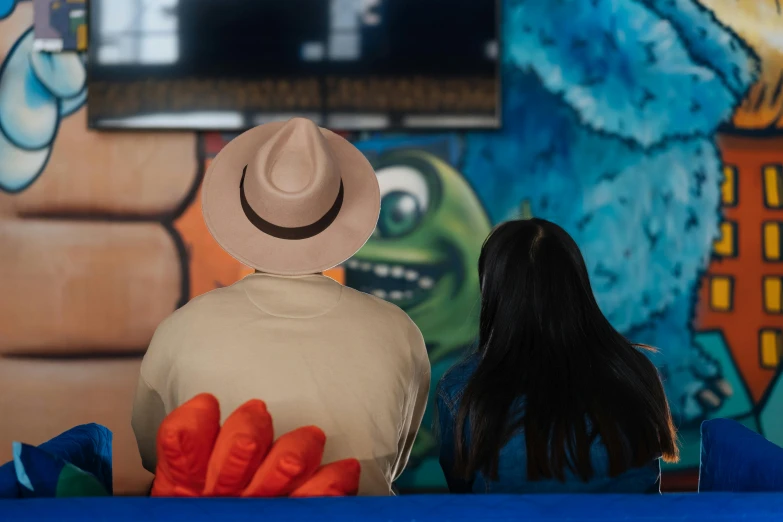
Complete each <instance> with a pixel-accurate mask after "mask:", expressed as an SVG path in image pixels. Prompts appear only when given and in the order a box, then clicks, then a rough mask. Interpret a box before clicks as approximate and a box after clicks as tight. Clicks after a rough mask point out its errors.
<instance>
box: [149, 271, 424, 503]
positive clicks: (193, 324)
mask: <svg viewBox="0 0 783 522" xmlns="http://www.w3.org/2000/svg"><path fill="white" fill-rule="evenodd" d="M429 381H430V366H429V361H428V359H427V353H426V349H425V347H424V341H423V339H422V337H421V333H420V332H419V330H418V329H417V328H416V326H415V325H414V324H413V323H412V321H411V320H410V319H409V318H408V317H407V316H406V315H405V314H404V313H403V312H402V311H401V310H400V309H398V308H397V307H395V306H394V305H391V304H389V303H386V302H385V301H382V300H380V299H377V298H375V297H372V296H369V295H366V294H363V293H361V292H357V291H355V290H352V289H350V288H346V287H343V286H341V285H340V284H338V283H336V282H335V281H333V280H331V279H329V278H327V277H324V276H321V275H311V276H299V277H283V276H271V275H265V274H255V275H252V276H248V277H246V278H245V279H243V280H242V281H240V282H239V283H237V284H235V285H233V286H231V287H228V288H223V289H219V290H215V291H213V292H210V293H208V294H206V295H204V296H202V297H199V298H197V299H195V300H193V301H192V302H191V303H189V304H188V305H186V306H185V307H183V308H182V309H181V310H180V311H178V312H177V313H175V314H174V315H172V316H171V317H170V318H169V319H167V320H166V321H165V322H164V323H163V324H161V326H160V327H159V328H158V331H157V332H156V334H155V337H154V338H153V341H152V343H151V345H150V348H149V351H148V353H147V355H146V357H145V360H144V363H143V364H142V371H141V383H140V386H139V393H138V394H137V397H136V405H135V407H134V430H135V431H136V436H137V439H138V441H139V449H140V451H141V453H142V458H143V460H144V464H145V467H147V468H148V469H150V468H152V469H151V471H154V463H155V457H154V451H155V434H156V431H157V427H158V425H159V422H160V420H162V416H163V415H165V414H167V413H169V412H171V411H172V410H173V409H174V408H176V407H177V406H179V405H180V404H182V403H184V402H186V401H187V400H189V399H190V398H192V397H194V396H195V395H197V394H199V393H211V394H213V395H215V396H216V397H217V398H218V400H219V401H220V406H221V413H222V415H223V419H225V418H226V417H227V416H228V415H229V414H230V413H231V412H232V411H233V410H234V409H236V408H237V407H238V406H239V405H241V404H242V403H244V402H245V401H247V400H249V399H251V398H258V399H262V400H263V401H265V402H266V404H267V406H268V408H269V411H270V413H271V414H272V418H273V419H274V423H275V432H276V434H277V435H279V434H282V433H285V432H288V431H291V430H293V429H295V428H298V427H300V426H305V425H316V426H318V427H320V428H321V429H322V430H324V432H325V433H326V436H327V444H326V452H325V454H324V462H331V461H334V460H339V459H343V458H351V457H352V458H356V459H358V460H359V461H360V462H361V464H362V480H361V484H360V491H359V492H360V494H363V495H388V494H390V492H391V491H390V486H391V482H392V481H393V480H394V479H395V478H396V477H397V476H398V475H399V473H401V472H402V470H403V469H404V467H405V464H406V462H407V459H408V455H409V453H410V449H411V446H412V444H413V438H414V437H415V435H416V432H417V431H418V428H419V424H420V422H421V417H422V415H423V413H424V408H425V406H426V398H427V393H428V390H429ZM156 396H159V398H158V397H156ZM155 410H157V411H155Z"/></svg>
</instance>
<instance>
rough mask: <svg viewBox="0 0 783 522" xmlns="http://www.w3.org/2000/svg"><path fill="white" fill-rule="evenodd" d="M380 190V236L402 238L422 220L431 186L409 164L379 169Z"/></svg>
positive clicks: (377, 232)
mask: <svg viewBox="0 0 783 522" xmlns="http://www.w3.org/2000/svg"><path fill="white" fill-rule="evenodd" d="M377 175H378V185H379V186H380V189H381V215H380V217H379V218H378V228H377V229H376V236H378V237H389V238H391V237H399V236H402V235H405V234H407V233H409V232H410V231H411V230H413V229H414V228H416V226H417V225H418V224H419V223H420V222H421V220H422V218H423V217H424V216H425V215H426V213H427V209H428V208H429V206H430V189H429V186H428V184H427V180H426V179H425V178H424V174H422V173H421V172H419V171H418V170H416V169H415V168H413V167H409V166H407V165H395V166H391V167H385V168H382V169H380V170H378V172H377Z"/></svg>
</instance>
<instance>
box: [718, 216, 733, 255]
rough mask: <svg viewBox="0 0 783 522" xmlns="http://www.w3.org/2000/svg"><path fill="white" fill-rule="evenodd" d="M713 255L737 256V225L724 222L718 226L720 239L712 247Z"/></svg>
mask: <svg viewBox="0 0 783 522" xmlns="http://www.w3.org/2000/svg"><path fill="white" fill-rule="evenodd" d="M713 249H714V251H715V253H716V254H717V255H719V256H722V257H734V256H736V255H737V224H736V223H734V222H732V221H724V222H723V223H721V224H720V237H719V238H718V239H717V240H716V241H715V243H714V245H713Z"/></svg>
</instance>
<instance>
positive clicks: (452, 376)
mask: <svg viewBox="0 0 783 522" xmlns="http://www.w3.org/2000/svg"><path fill="white" fill-rule="evenodd" d="M479 278H480V279H479V280H480V284H481V327H480V334H479V341H478V348H477V350H476V351H475V352H474V353H472V354H470V355H469V356H468V357H467V358H466V359H465V360H464V361H462V362H461V363H459V364H457V365H456V366H454V367H453V368H452V369H450V370H449V371H448V372H447V373H446V375H445V376H444V377H443V379H441V381H440V383H439V385H438V390H437V408H438V424H439V428H440V430H439V432H440V439H441V459H440V461H441V466H442V467H443V471H444V473H445V475H446V479H447V482H448V484H449V489H450V490H451V491H452V492H455V493H456V492H459V493H467V492H475V493H489V492H492V493H500V492H502V493H528V492H530V493H544V492H624V493H642V492H657V491H659V479H660V465H659V459H661V458H663V460H664V461H666V462H675V461H677V459H678V448H677V436H676V433H675V429H674V425H673V423H672V418H671V413H670V411H669V404H668V402H667V400H666V395H665V394H664V391H663V386H662V384H661V381H660V378H659V376H658V372H657V370H656V368H655V366H653V364H652V363H651V362H650V360H649V359H648V358H647V357H646V356H645V354H644V352H645V351H650V350H652V348H650V347H647V346H642V345H636V344H633V343H631V342H629V341H628V340H626V339H625V338H624V337H623V336H622V335H620V334H619V333H618V332H617V331H616V330H615V329H614V328H613V327H612V326H611V325H610V324H609V322H608V321H607V320H606V318H605V317H604V315H603V314H602V313H601V310H600V309H599V308H598V304H597V303H596V301H595V297H594V296H593V291H592V288H591V287H590V280H589V277H588V274H587V268H586V266H585V262H584V260H583V259H582V254H581V253H580V252H579V248H578V247H577V245H576V243H575V242H574V240H573V239H572V238H571V237H570V236H569V235H568V234H567V233H566V232H565V231H564V230H563V229H562V228H560V227H559V226H557V225H555V224H553V223H550V222H548V221H544V220H541V219H531V220H521V221H509V222H507V223H504V224H502V225H500V226H499V227H497V228H496V229H495V230H494V231H493V232H492V234H490V236H489V238H488V239H487V240H486V242H485V244H484V247H483V249H482V251H481V257H480V259H479Z"/></svg>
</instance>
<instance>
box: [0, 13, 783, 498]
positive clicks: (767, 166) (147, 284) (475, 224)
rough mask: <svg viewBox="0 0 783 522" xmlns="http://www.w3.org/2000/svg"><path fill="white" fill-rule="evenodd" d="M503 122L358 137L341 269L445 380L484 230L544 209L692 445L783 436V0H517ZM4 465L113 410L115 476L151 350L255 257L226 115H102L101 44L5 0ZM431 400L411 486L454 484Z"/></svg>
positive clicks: (686, 457)
mask: <svg viewBox="0 0 783 522" xmlns="http://www.w3.org/2000/svg"><path fill="white" fill-rule="evenodd" d="M504 6H505V8H504V45H503V57H504V65H503V69H504V70H503V74H504V90H503V122H504V127H503V130H501V131H498V132H481V133H464V134H456V133H455V134H437V135H435V134H429V135H388V134H384V135H361V136H358V135H357V136H350V137H351V139H353V140H354V141H355V143H356V144H357V146H358V147H359V148H360V149H361V150H362V151H363V152H364V153H365V154H366V155H367V157H368V158H369V159H370V161H371V162H372V163H373V165H374V166H375V168H376V171H377V173H378V179H379V183H380V186H381V192H382V197H383V200H382V208H381V216H380V220H379V224H378V228H377V230H376V233H375V235H374V236H373V237H372V238H371V240H370V241H369V242H368V243H367V245H366V246H365V247H364V248H363V249H362V250H361V251H360V252H359V253H358V254H357V256H355V257H354V258H353V259H352V260H350V261H348V262H347V263H346V264H345V265H344V266H342V267H338V268H337V269H335V270H334V271H331V272H330V273H329V275H331V276H332V277H334V278H336V279H338V280H340V281H341V282H344V283H345V284H347V285H350V286H352V287H355V288H358V289H361V290H363V291H366V292H370V293H373V294H375V295H378V296H380V297H382V298H384V299H387V300H389V301H391V302H394V303H396V304H398V305H399V306H400V307H401V308H403V309H404V310H405V311H406V312H407V313H408V314H409V315H410V316H411V317H412V318H413V319H414V320H415V321H416V323H417V324H418V325H419V327H420V328H421V330H422V332H423V334H424V337H425V339H426V341H427V343H428V347H429V350H430V357H431V361H432V364H433V378H434V379H436V380H437V379H438V378H439V377H440V376H441V375H442V374H443V372H444V371H445V370H446V369H447V368H448V367H449V366H450V365H451V364H453V363H454V362H455V361H456V360H458V359H459V357H460V356H461V355H462V354H463V353H464V352H465V350H466V349H468V348H469V347H470V346H471V344H472V342H473V340H474V338H475V335H476V333H477V330H478V326H477V320H478V315H477V312H478V282H477V274H476V261H477V258H478V253H479V250H480V248H481V243H482V241H483V239H484V238H485V237H486V235H487V234H488V232H489V231H490V229H491V227H492V226H494V225H495V224H497V223H500V222H502V221H503V220H506V219H512V218H517V217H530V216H537V217H543V218H546V219H550V220H553V221H556V222H557V223H559V224H561V225H562V226H564V227H565V228H566V229H567V230H568V231H569V232H570V233H571V234H572V235H573V236H574V238H575V239H576V240H577V242H578V243H579V245H580V247H581V248H582V250H583V252H584V255H585V258H586V261H587V263H588V268H589V270H590V275H591V278H592V282H593V285H594V289H595V292H596V295H597V298H598V301H599V303H600V305H601V307H602V309H603V310H604V313H605V314H606V315H607V317H608V318H609V319H610V320H611V321H612V323H613V324H614V325H615V326H616V327H617V328H618V329H619V330H621V331H622V332H623V333H624V334H625V335H627V336H628V337H629V338H630V339H632V340H634V341H638V342H644V343H648V344H653V345H655V346H657V347H659V348H660V353H659V354H657V355H656V356H655V362H656V364H657V366H658V368H659V369H660V371H661V374H662V375H663V377H664V379H665V382H666V389H667V393H668V395H669V398H670V400H671V403H672V407H673V410H674V413H675V415H676V417H677V422H678V426H679V428H680V433H681V438H682V441H683V444H684V448H683V459H682V462H681V463H680V464H678V465H677V466H675V467H674V471H677V470H688V469H693V468H695V467H697V466H698V462H699V455H698V453H699V444H698V436H699V433H698V428H699V423H700V422H701V421H702V420H703V419H705V418H711V417H732V418H737V419H739V420H741V421H742V422H744V423H745V424H746V425H748V426H751V427H753V429H756V430H758V431H761V432H762V433H764V434H765V435H766V436H767V437H768V438H770V439H771V440H773V441H774V442H777V443H779V444H780V443H783V420H782V419H783V379H781V378H780V377H779V375H780V370H779V369H780V359H781V357H782V356H783V353H782V351H783V348H782V347H783V247H782V246H781V241H783V185H782V184H783V43H781V41H780V37H779V35H780V34H783V13H781V6H780V3H779V2H777V1H776V0H759V1H757V2H740V1H738V0H700V2H697V1H696V0H676V1H671V0H643V1H640V0H623V1H613V2H609V1H607V0H592V1H590V2H586V1H585V2H582V1H576V0H572V1H565V2H532V1H524V0H505V2H504ZM0 17H1V18H2V20H0V58H2V60H3V66H2V70H0V160H1V161H0V289H2V293H1V294H0V353H1V354H3V357H2V358H0V413H1V414H2V418H3V423H2V428H0V461H5V460H8V458H10V449H11V441H13V440H19V439H21V440H24V441H26V442H31V443H38V442H41V441H42V440H45V439H46V438H48V437H51V436H53V435H55V434H57V433H59V432H60V431H63V430H65V429H67V428H69V427H71V426H73V425H76V424H79V423H83V422H100V423H103V424H105V425H107V426H108V427H110V428H111V429H112V430H113V431H114V432H115V473H116V475H117V476H116V477H115V483H116V484H117V489H118V491H119V492H136V491H139V490H142V489H143V487H144V484H145V481H147V480H148V479H149V477H148V476H147V475H146V474H145V473H144V472H143V471H142V470H141V469H140V463H139V460H138V456H137V455H136V454H135V445H134V442H133V438H132V435H131V433H130V427H129V418H130V402H131V394H132V391H133V387H134V386H135V382H136V376H137V372H138V365H139V362H140V357H141V355H142V354H143V352H144V349H145V347H146V344H147V342H148V341H149V338H150V337H151V335H152V332H153V331H154V329H155V327H156V326H157V324H158V323H159V322H160V321H161V320H162V319H163V318H164V317H166V316H167V315H168V314H169V313H171V312H172V311H173V310H174V309H176V307H178V306H180V305H181V304H182V303H184V302H187V300H188V299H190V298H192V297H194V296H196V295H199V294H201V293H204V292H206V291H209V290H211V289H213V288H216V287H220V286H225V285H228V284H231V283H232V282H234V281H236V280H237V279H239V278H240V277H242V276H243V275H244V274H246V273H247V272H248V269H247V268H246V267H243V266H242V265H240V264H239V263H237V262H235V261H233V260H232V259H231V258H230V257H228V256H227V255H226V254H224V253H223V252H222V251H221V250H220V249H219V248H218V247H217V245H216V244H215V243H214V242H213V241H212V239H211V238H210V236H209V234H208V233H207V231H206V228H205V226H204V224H203V221H202V220H201V215H200V208H199V198H200V193H199V186H200V181H201V177H202V175H203V172H204V171H205V169H206V167H207V165H208V163H209V161H210V160H211V158H212V157H214V156H215V154H217V152H219V150H220V149H221V147H222V146H223V145H224V144H225V143H226V142H227V141H228V140H230V139H231V136H225V135H220V134H204V135H193V134H187V133H159V134H155V133H133V134H129V133H128V134H126V133H95V132H91V131H88V130H87V128H86V118H85V111H86V108H85V101H86V93H85V89H84V81H85V67H84V59H83V57H82V56H80V55H77V54H58V55H42V54H39V53H36V52H33V50H32V33H31V31H30V27H31V24H32V10H31V5H30V2H25V1H22V2H14V1H10V0H0ZM431 420H432V419H431V412H430V414H428V416H427V418H426V419H425V425H424V426H423V429H422V432H421V435H420V437H419V439H418V441H417V444H416V447H415V450H414V455H413V458H412V462H411V466H410V469H409V470H408V471H407V472H406V475H405V476H404V479H403V481H402V482H403V483H402V484H400V486H401V487H403V488H417V489H430V488H438V487H440V486H442V477H441V474H440V470H439V467H438V464H437V460H436V458H435V456H434V453H433V451H434V448H435V444H436V442H435V438H434V434H433V433H432V432H431V430H430V425H431Z"/></svg>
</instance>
